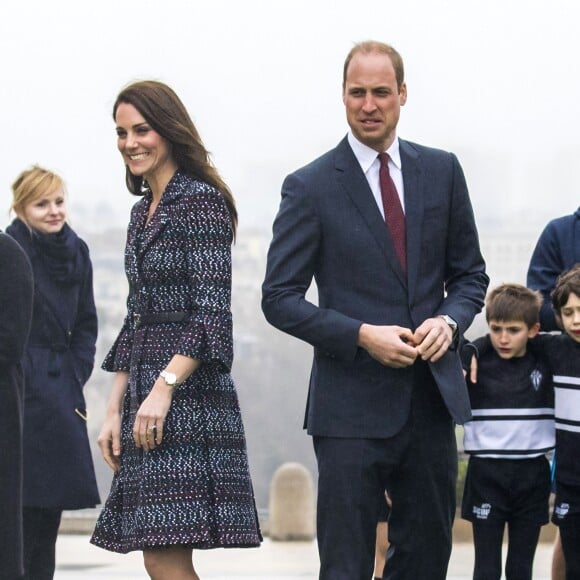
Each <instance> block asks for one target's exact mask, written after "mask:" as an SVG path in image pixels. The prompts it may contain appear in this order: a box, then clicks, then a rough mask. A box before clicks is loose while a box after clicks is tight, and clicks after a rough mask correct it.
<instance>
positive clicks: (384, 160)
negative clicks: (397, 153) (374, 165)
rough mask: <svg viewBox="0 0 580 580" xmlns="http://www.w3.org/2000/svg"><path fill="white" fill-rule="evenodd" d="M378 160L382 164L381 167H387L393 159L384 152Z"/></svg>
mask: <svg viewBox="0 0 580 580" xmlns="http://www.w3.org/2000/svg"><path fill="white" fill-rule="evenodd" d="M378 158H379V161H380V162H381V165H387V164H388V162H389V159H390V158H391V157H390V155H389V154H388V153H385V152H384V151H383V152H382V153H379V155H378Z"/></svg>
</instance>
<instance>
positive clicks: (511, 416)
mask: <svg viewBox="0 0 580 580" xmlns="http://www.w3.org/2000/svg"><path fill="white" fill-rule="evenodd" d="M541 303H542V301H541V296H540V294H539V292H537V291H533V290H530V289H528V288H525V287H524V286H521V285H519V284H503V285H501V286H499V287H497V288H495V289H494V290H493V291H492V292H491V293H490V295H489V297H488V299H487V302H486V307H487V308H486V318H487V321H488V324H489V329H490V334H489V340H490V342H491V346H492V348H489V347H488V348H487V349H484V350H483V351H482V352H481V353H480V357H479V361H478V377H477V383H474V382H472V381H471V380H468V389H469V398H470V401H471V406H472V413H473V420H472V421H470V422H468V423H466V424H465V437H464V448H465V451H466V452H467V453H468V454H469V455H470V459H469V464H468V468H467V477H466V481H465V492H464V495H463V505H462V517H463V518H464V519H466V520H469V521H471V523H472V526H473V538H474V545H475V566H474V574H473V578H474V580H499V579H500V578H501V575H502V573H501V568H502V556H501V553H502V543H503V535H504V528H505V526H506V525H507V528H508V534H509V541H508V554H507V560H506V570H505V575H506V578H507V579H508V580H531V578H532V564H533V560H534V554H535V551H536V546H537V543H538V538H539V535H540V528H541V526H542V525H544V524H546V523H548V520H549V497H550V466H549V462H548V459H547V458H546V453H548V452H549V451H551V450H552V449H553V448H554V445H555V430H554V390H553V388H552V380H551V378H552V377H551V373H550V369H549V366H548V363H547V361H546V360H545V359H543V357H542V356H541V355H539V354H538V353H537V352H535V351H534V350H533V349H532V348H531V347H530V345H529V343H528V341H529V340H530V339H532V338H533V337H535V336H536V335H537V334H538V331H539V328H540V325H539V322H538V319H539V312H540V306H541ZM476 342H477V341H476Z"/></svg>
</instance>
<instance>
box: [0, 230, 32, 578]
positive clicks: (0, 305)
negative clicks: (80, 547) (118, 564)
mask: <svg viewBox="0 0 580 580" xmlns="http://www.w3.org/2000/svg"><path fill="white" fill-rule="evenodd" d="M31 318H32V269H31V267H30V263H29V261H28V259H27V258H26V255H25V254H24V252H23V251H22V250H21V249H20V247H19V246H18V244H16V242H14V240H12V239H11V238H9V237H8V236H6V235H4V234H2V233H0V425H2V440H1V441H0V513H1V514H2V523H1V524H0V576H2V578H16V577H18V576H19V575H20V574H22V571H23V568H22V494H21V489H22V488H21V486H22V399H23V395H24V380H23V376H22V368H21V365H20V360H21V359H22V356H23V355H24V348H25V345H26V339H27V337H28V330H29V328H30V320H31Z"/></svg>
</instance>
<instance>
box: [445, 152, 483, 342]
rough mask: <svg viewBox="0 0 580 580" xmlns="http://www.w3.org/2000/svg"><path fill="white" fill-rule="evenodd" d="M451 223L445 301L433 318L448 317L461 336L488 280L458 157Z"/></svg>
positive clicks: (455, 160) (454, 164)
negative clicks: (444, 315)
mask: <svg viewBox="0 0 580 580" xmlns="http://www.w3.org/2000/svg"><path fill="white" fill-rule="evenodd" d="M450 155H451V157H452V160H453V184H452V196H451V205H450V208H449V212H450V219H449V221H448V223H449V231H448V233H447V244H446V256H445V273H444V279H445V298H444V300H443V302H442V303H441V306H440V307H439V308H438V309H437V312H436V313H434V314H448V315H449V316H451V317H452V318H453V319H454V320H455V321H456V322H457V325H458V329H459V332H460V333H463V332H465V331H466V330H467V328H468V327H469V325H470V324H471V323H472V321H473V318H474V317H475V315H476V314H477V313H479V312H480V311H481V308H482V306H483V302H484V298H485V292H486V289H487V285H488V283H489V278H488V276H487V274H486V273H485V261H484V260H483V257H482V255H481V252H480V249H479V236H478V233H477V228H476V225H475V217H474V214H473V208H472V206H471V201H470V199H469V193H468V190H467V184H466V182H465V176H464V174H463V170H462V169H461V165H460V164H459V161H458V160H457V158H456V157H455V155H453V154H450Z"/></svg>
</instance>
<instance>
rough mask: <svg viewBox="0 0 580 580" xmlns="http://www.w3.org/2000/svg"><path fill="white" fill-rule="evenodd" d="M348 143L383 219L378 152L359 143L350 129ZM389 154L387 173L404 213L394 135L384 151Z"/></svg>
mask: <svg viewBox="0 0 580 580" xmlns="http://www.w3.org/2000/svg"><path fill="white" fill-rule="evenodd" d="M347 138H348V144H349V145H350V147H351V149H352V151H353V153H354V156H355V157H356V158H357V161H358V162H359V164H360V166H361V169H362V170H363V173H364V174H365V177H366V178H367V181H368V182H369V186H370V188H371V191H372V192H373V196H374V198H375V201H376V202H377V206H378V208H379V211H380V212H381V215H382V216H383V219H385V211H384V209H383V199H382V197H381V185H380V181H379V169H380V166H381V162H380V161H379V158H378V153H377V152H376V151H375V150H374V149H371V148H370V147H369V146H368V145H365V144H364V143H361V142H360V141H359V140H358V139H357V138H356V137H355V136H354V135H353V134H352V131H349V133H348V137H347ZM385 153H387V154H388V156H389V173H390V174H391V179H392V180H393V183H394V184H395V188H396V189H397V193H398V194H399V199H400V200H401V207H402V208H403V213H405V190H404V186H403V171H402V168H401V154H400V152H399V139H398V138H397V137H396V136H395V139H394V141H393V143H392V144H391V146H390V147H389V148H388V149H387V150H386V151H385Z"/></svg>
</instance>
